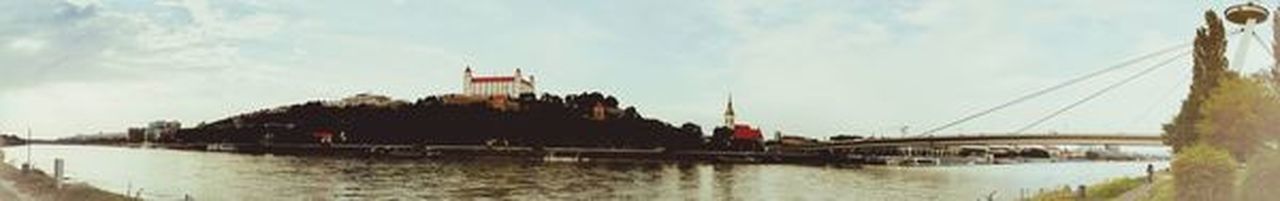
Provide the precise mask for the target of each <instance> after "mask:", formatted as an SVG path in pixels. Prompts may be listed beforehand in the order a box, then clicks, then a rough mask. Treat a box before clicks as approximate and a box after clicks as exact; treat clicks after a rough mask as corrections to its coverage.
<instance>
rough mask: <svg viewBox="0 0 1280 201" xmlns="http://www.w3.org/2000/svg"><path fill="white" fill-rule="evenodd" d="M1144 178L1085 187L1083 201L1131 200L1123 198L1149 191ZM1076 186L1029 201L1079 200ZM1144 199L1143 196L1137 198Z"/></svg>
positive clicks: (1034, 197)
mask: <svg viewBox="0 0 1280 201" xmlns="http://www.w3.org/2000/svg"><path fill="white" fill-rule="evenodd" d="M1145 180H1146V178H1145V177H1121V178H1115V179H1111V180H1107V181H1106V182H1102V183H1097V184H1092V185H1088V186H1085V195H1084V199H1083V200H1133V199H1128V198H1125V197H1129V196H1133V195H1128V194H1130V193H1134V192H1133V191H1138V190H1145V189H1149V187H1146V186H1148V185H1151V184H1149V183H1147V182H1146V181H1145ZM1078 188H1079V187H1078V186H1074V187H1073V186H1063V187H1062V188H1060V189H1057V190H1053V191H1049V192H1043V193H1038V194H1036V195H1035V196H1032V197H1031V198H1030V200H1034V201H1069V200H1082V199H1080V191H1079V189H1078ZM1138 197H1145V196H1138Z"/></svg>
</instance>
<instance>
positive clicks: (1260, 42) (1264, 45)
mask: <svg viewBox="0 0 1280 201" xmlns="http://www.w3.org/2000/svg"><path fill="white" fill-rule="evenodd" d="M1249 35H1253V41H1257V42H1258V45H1259V46H1261V47H1262V50H1263V51H1266V52H1267V55H1270V56H1272V58H1275V53H1273V52H1272V51H1271V48H1272V47H1271V46H1270V45H1267V42H1266V41H1263V40H1262V37H1261V36H1258V32H1252V31H1251V32H1249ZM1245 51H1248V50H1245ZM1273 62H1274V61H1273Z"/></svg>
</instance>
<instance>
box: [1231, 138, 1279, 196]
mask: <svg viewBox="0 0 1280 201" xmlns="http://www.w3.org/2000/svg"><path fill="white" fill-rule="evenodd" d="M1245 172H1246V173H1245V175H1247V176H1245V180H1244V184H1243V185H1242V186H1241V187H1242V188H1244V189H1242V190H1243V191H1242V195H1241V197H1240V198H1241V200H1276V199H1277V198H1280V191H1277V190H1275V189H1276V187H1280V152H1277V151H1276V150H1268V151H1263V152H1259V153H1257V154H1256V155H1255V156H1254V157H1253V158H1251V159H1249V166H1248V170H1247V171H1245Z"/></svg>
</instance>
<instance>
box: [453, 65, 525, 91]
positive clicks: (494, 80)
mask: <svg viewBox="0 0 1280 201" xmlns="http://www.w3.org/2000/svg"><path fill="white" fill-rule="evenodd" d="M462 80H463V88H462V94H465V95H468V96H489V97H492V96H506V97H513V96H519V95H520V94H526V93H535V91H534V89H535V88H534V87H533V86H534V85H533V76H528V77H525V76H524V75H522V74H521V72H520V69H519V68H517V69H516V72H515V74H514V75H511V76H477V75H475V74H473V73H472V71H471V67H467V70H466V71H465V72H464V74H463V79H462Z"/></svg>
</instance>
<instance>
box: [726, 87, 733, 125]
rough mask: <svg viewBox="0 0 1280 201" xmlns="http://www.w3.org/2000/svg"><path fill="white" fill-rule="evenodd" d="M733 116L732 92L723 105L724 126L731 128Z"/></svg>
mask: <svg viewBox="0 0 1280 201" xmlns="http://www.w3.org/2000/svg"><path fill="white" fill-rule="evenodd" d="M734 116H735V115H734V113H733V94H729V102H728V104H727V105H725V109H724V126H727V127H730V128H732V127H733V124H734V122H735V121H734Z"/></svg>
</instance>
